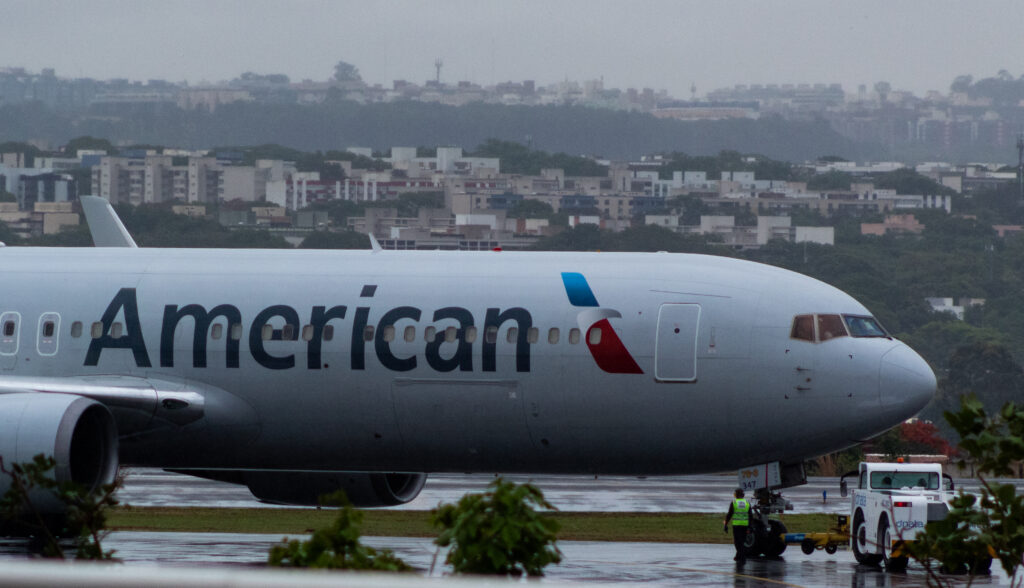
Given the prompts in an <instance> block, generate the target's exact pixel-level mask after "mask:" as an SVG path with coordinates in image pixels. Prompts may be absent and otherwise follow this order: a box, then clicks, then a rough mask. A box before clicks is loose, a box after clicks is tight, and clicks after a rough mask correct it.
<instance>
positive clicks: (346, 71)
mask: <svg viewBox="0 0 1024 588" xmlns="http://www.w3.org/2000/svg"><path fill="white" fill-rule="evenodd" d="M334 79H335V80H337V81H339V82H361V81H363V77H362V76H361V75H359V68H358V67H356V66H354V65H352V64H351V63H348V62H346V61H339V62H338V63H336V64H334Z"/></svg>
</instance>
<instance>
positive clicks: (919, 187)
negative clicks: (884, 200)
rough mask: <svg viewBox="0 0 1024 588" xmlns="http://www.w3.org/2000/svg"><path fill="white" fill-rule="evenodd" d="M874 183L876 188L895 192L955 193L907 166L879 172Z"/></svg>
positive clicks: (923, 193)
mask: <svg viewBox="0 0 1024 588" xmlns="http://www.w3.org/2000/svg"><path fill="white" fill-rule="evenodd" d="M874 183H875V187H876V188H881V189H889V190H896V193H897V194H922V195H935V194H955V193H956V192H955V191H954V190H952V189H951V188H947V187H945V186H943V185H941V184H939V183H937V182H936V181H935V180H933V179H931V178H929V177H927V176H923V175H921V174H919V173H917V171H915V170H913V169H911V168H909V167H901V168H899V169H897V170H893V171H891V172H887V173H884V174H879V175H878V176H877V177H876V178H875V182H874Z"/></svg>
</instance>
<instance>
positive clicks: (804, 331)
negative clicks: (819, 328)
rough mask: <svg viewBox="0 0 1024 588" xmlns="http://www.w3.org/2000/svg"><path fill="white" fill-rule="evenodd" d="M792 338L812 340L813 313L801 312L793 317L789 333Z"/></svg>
mask: <svg viewBox="0 0 1024 588" xmlns="http://www.w3.org/2000/svg"><path fill="white" fill-rule="evenodd" d="M789 336H790V337H792V338H794V339H800V340H802V341H812V342H813V341H814V315H813V314H801V315H798V316H796V317H795V318H793V331H792V332H790V334H789Z"/></svg>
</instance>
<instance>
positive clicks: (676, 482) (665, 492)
mask: <svg viewBox="0 0 1024 588" xmlns="http://www.w3.org/2000/svg"><path fill="white" fill-rule="evenodd" d="M124 472H125V483H124V487H123V488H122V489H121V491H120V492H118V499H119V500H120V501H121V502H122V503H125V504H131V505H133V506H217V507H258V508H274V507H273V506H272V505H267V504H264V503H262V502H260V501H258V500H256V499H255V498H253V496H252V494H250V493H249V490H248V489H246V488H245V487H244V486H238V485H235V484H226V483H224V482H214V481H211V480H203V479H200V478H195V477H192V476H184V475H181V474H172V473H168V472H165V471H163V470H156V469H143V468H132V469H126V470H124ZM505 478H506V479H509V480H512V481H514V482H517V483H521V482H527V481H530V482H533V483H534V484H536V485H537V486H538V487H540V489H541V490H543V491H544V495H545V497H546V498H547V499H548V500H549V501H550V502H551V503H552V504H554V505H555V507H557V508H558V510H561V511H566V512H579V511H584V512H722V513H724V512H725V510H726V508H728V504H729V500H731V499H732V491H733V489H735V487H736V477H735V475H704V476H662V477H648V478H631V477H626V476H601V477H594V476H505ZM493 479H494V476H490V475H484V474H431V475H430V476H429V477H428V478H427V484H426V486H425V487H424V488H423V492H421V493H420V495H419V496H418V497H417V498H416V499H415V500H413V501H412V502H410V503H408V504H405V505H402V506H399V507H396V508H398V509H405V510H430V509H431V508H434V507H435V506H437V505H438V503H441V502H456V501H457V500H458V499H459V498H461V497H462V495H463V494H465V493H466V492H479V491H481V490H483V489H484V488H486V487H487V484H488V483H490V481H491V480H493ZM1000 481H1003V480H1000ZM1008 481H1009V482H1012V483H1014V484H1016V486H1017V492H1018V493H1021V492H1024V480H1008ZM961 484H966V485H965V488H966V489H967V490H968V491H971V489H972V488H973V487H974V486H973V482H972V481H971V480H963V481H961V480H957V487H958V488H959V487H960V485H961ZM823 492H825V493H827V494H826V495H825V496H824V497H823V495H822V493H823ZM783 494H784V495H785V497H786V499H787V500H789V501H791V502H792V503H793V506H794V509H793V512H794V513H843V512H846V511H847V510H848V509H849V506H850V503H849V500H848V499H843V498H840V496H839V479H838V478H809V479H808V481H807V484H804V485H802V486H796V487H794V488H787V489H786V490H785V491H784V492H783ZM823 498H824V499H823ZM825 499H827V500H825Z"/></svg>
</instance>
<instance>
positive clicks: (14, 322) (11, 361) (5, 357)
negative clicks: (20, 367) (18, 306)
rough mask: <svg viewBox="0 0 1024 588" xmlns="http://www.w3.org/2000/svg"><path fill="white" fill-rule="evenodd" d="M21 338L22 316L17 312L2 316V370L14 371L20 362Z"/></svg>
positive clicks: (0, 337) (0, 339)
mask: <svg viewBox="0 0 1024 588" xmlns="http://www.w3.org/2000/svg"><path fill="white" fill-rule="evenodd" d="M20 337H21V315H20V314H18V313H16V312H5V313H3V314H0V368H2V369H5V370H12V369H14V366H15V364H17V362H18V342H19V340H20Z"/></svg>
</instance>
